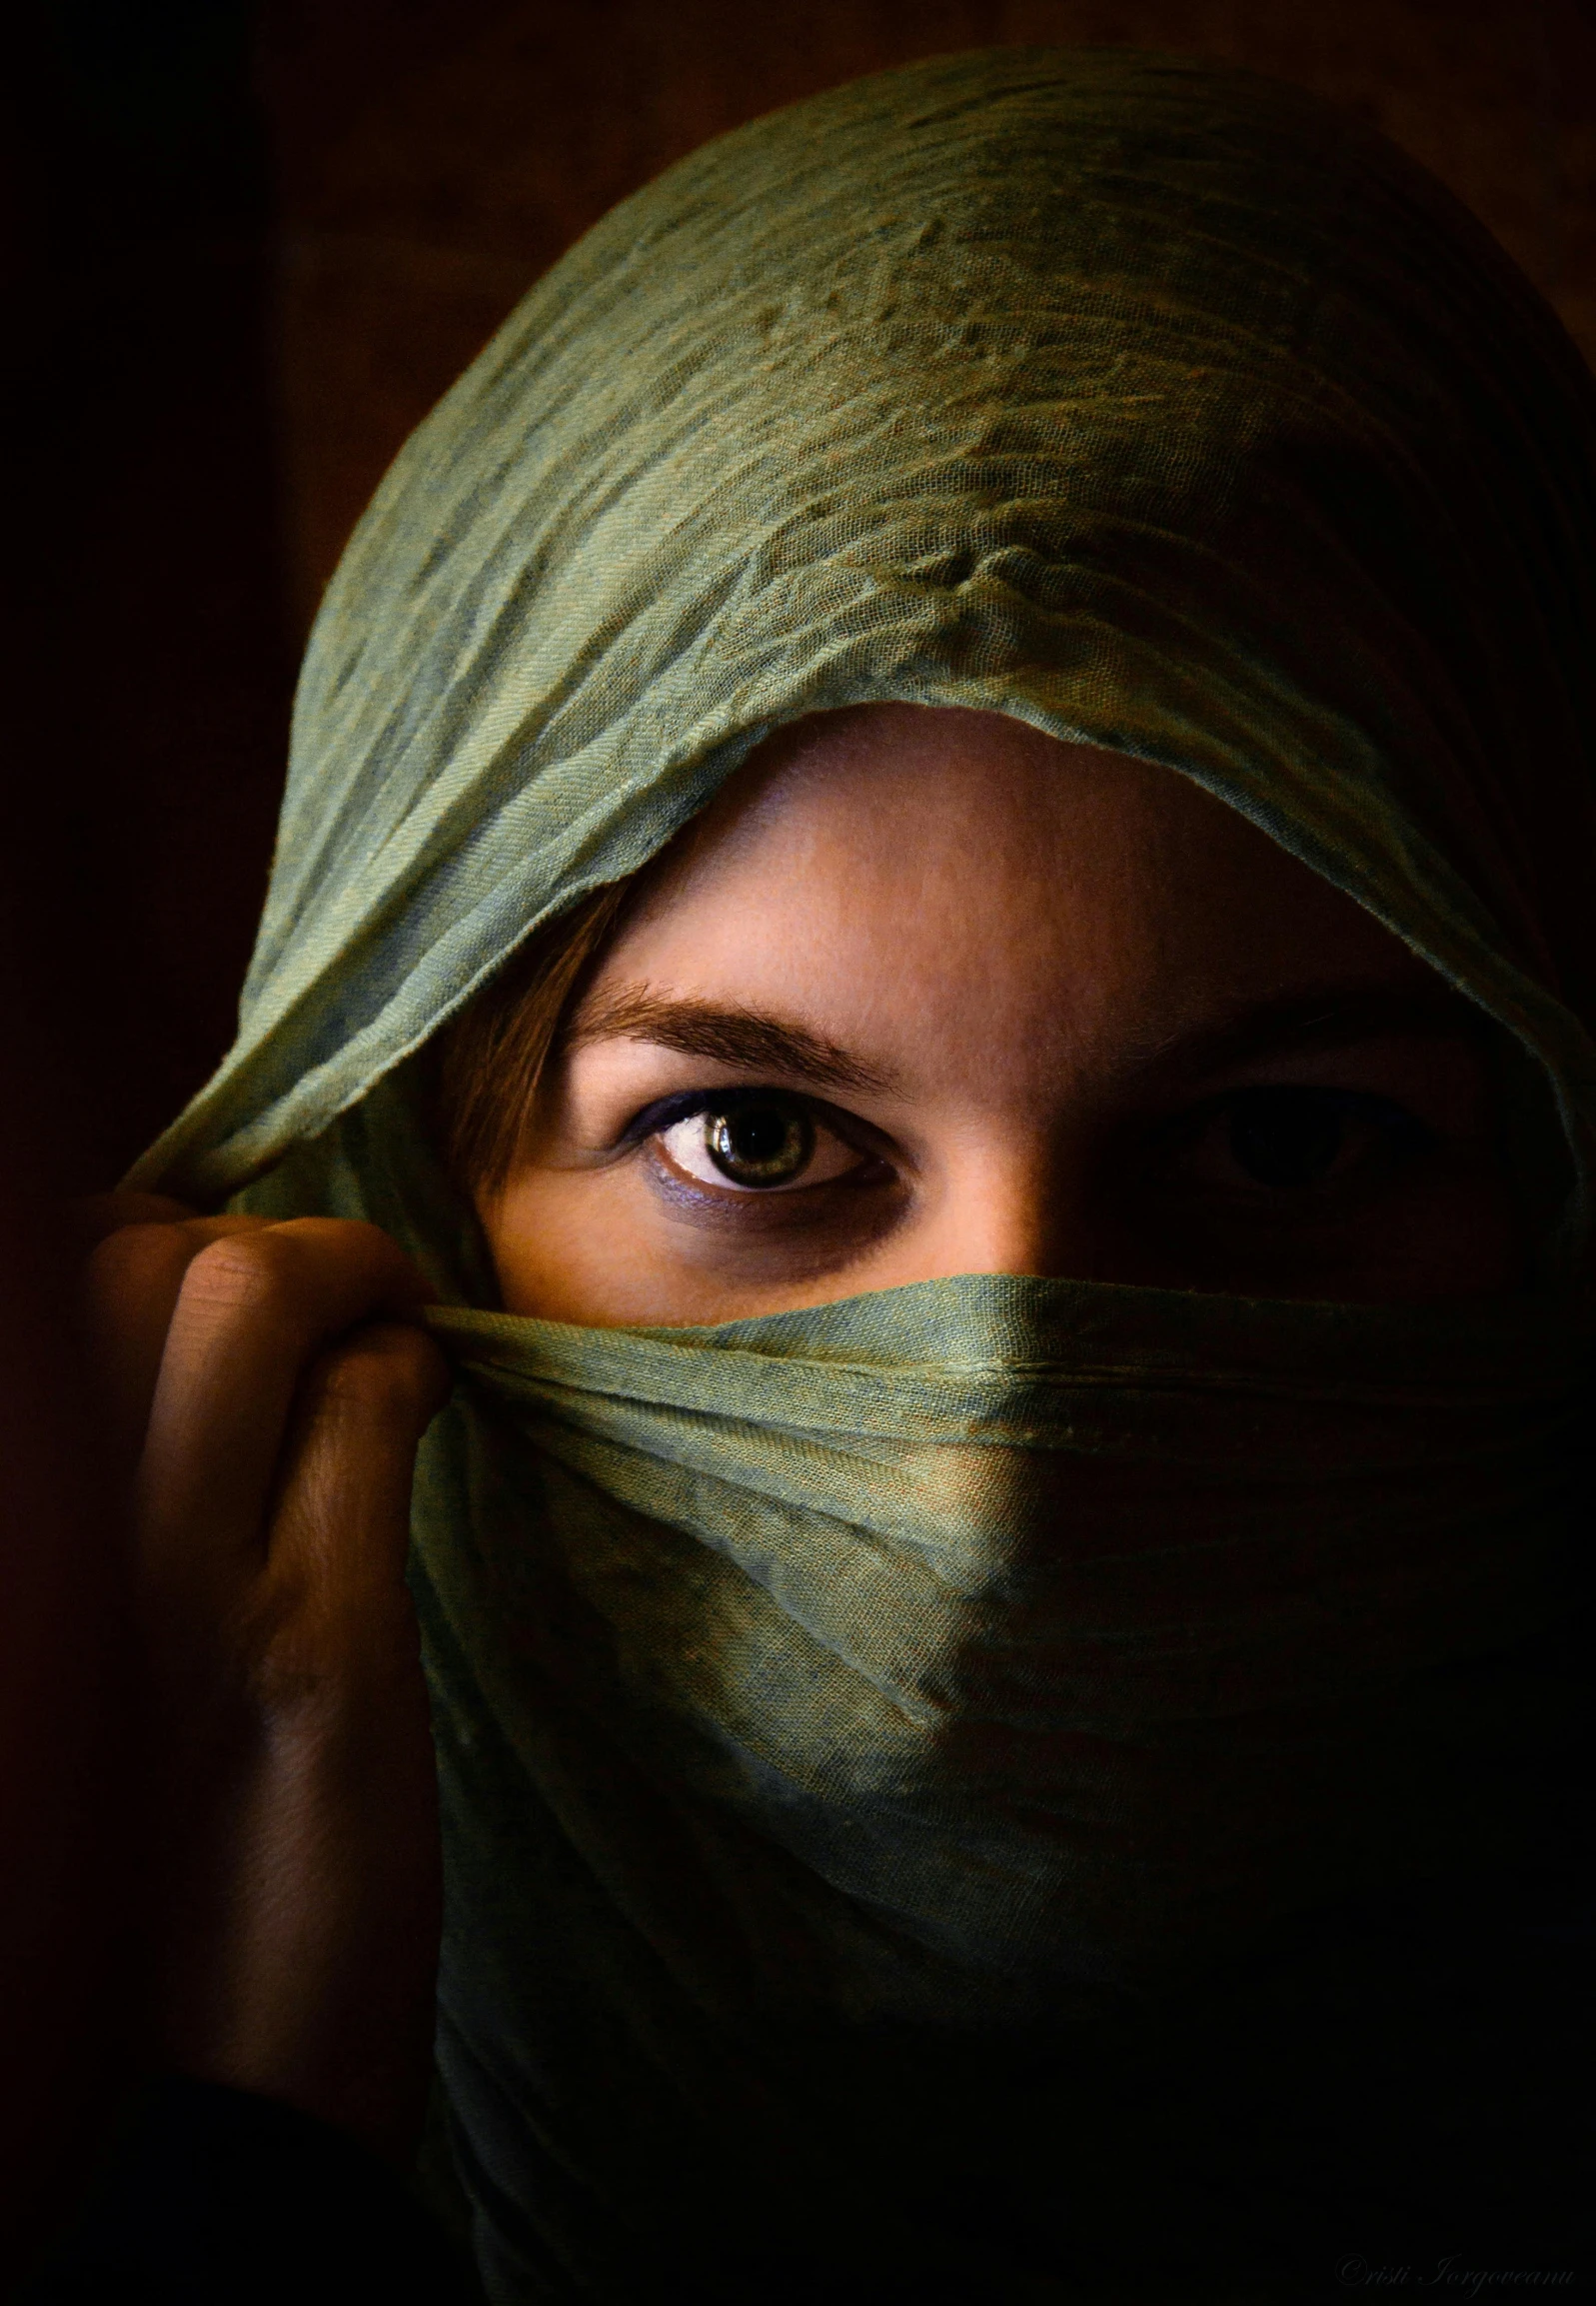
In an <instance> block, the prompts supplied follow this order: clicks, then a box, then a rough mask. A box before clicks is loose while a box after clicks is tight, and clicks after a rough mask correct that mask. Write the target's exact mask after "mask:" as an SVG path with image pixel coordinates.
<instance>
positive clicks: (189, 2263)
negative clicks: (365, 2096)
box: [21, 2076, 481, 2306]
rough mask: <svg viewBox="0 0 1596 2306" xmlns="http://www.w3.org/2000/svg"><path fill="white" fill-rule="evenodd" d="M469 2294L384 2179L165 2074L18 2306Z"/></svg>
mask: <svg viewBox="0 0 1596 2306" xmlns="http://www.w3.org/2000/svg"><path fill="white" fill-rule="evenodd" d="M480 2298H481V2292H480V2290H479V2289H478V2288H477V2286H476V2282H475V2278H474V2276H473V2275H472V2274H471V2272H470V2270H469V2269H468V2268H467V2266H466V2265H465V2264H464V2262H463V2260H462V2259H461V2257H460V2255H459V2254H458V2252H457V2251H456V2249H455V2247H454V2244H453V2243H452V2242H451V2240H450V2239H449V2237H448V2236H447V2235H446V2234H445V2232H444V2230H443V2228H442V2227H441V2226H440V2225H439V2224H438V2222H437V2221H436V2220H435V2219H434V2218H433V2217H432V2215H431V2214H430V2213H429V2212H428V2211H427V2209H426V2208H425V2207H424V2206H423V2204H422V2203H421V2201H420V2200H419V2199H418V2197H417V2195H416V2193H415V2192H414V2190H413V2189H412V2187H411V2186H410V2185H409V2184H407V2182H406V2181H405V2179H404V2178H403V2177H402V2176H401V2175H400V2174H399V2173H398V2172H397V2171H395V2170H393V2169H391V2168H389V2166H388V2165H387V2164H386V2163H384V2162H381V2161H379V2160H378V2159H377V2157H376V2156H375V2155H373V2154H370V2153H368V2152H367V2151H366V2150H365V2148H364V2147H362V2146H360V2145H358V2144H357V2143H356V2142H355V2140H354V2139H352V2138H349V2137H346V2136H345V2135H344V2134H343V2132H342V2131H339V2130H334V2129H329V2128H328V2127H327V2126H326V2124H324V2123H321V2122H316V2121H313V2120H312V2119H311V2118H310V2117H309V2115H306V2114H301V2113H297V2112H296V2111H295V2110H294V2109H293V2108H292V2107H291V2106H283V2105H279V2104H277V2103H276V2102H275V2101H274V2100H272V2099H270V2098H258V2097H252V2096H250V2095H248V2094H246V2093H245V2092H244V2091H242V2090H227V2089H222V2088H219V2087H217V2086H216V2085H214V2084H212V2083H207V2082H191V2081H186V2080H183V2079H181V2078H180V2077H177V2076H173V2077H171V2078H169V2079H163V2080H161V2081H158V2082H154V2083H152V2084H150V2085H149V2086H148V2087H147V2088H146V2089H144V2090H143V2091H141V2093H140V2095H139V2097H138V2098H137V2099H136V2101H135V2102H134V2104H133V2105H132V2106H131V2107H130V2109H129V2111H128V2114H127V2116H126V2118H125V2119H124V2121H123V2123H122V2125H121V2127H120V2129H119V2131H118V2134H117V2136H116V2139H115V2141H114V2142H113V2145H112V2147H111V2150H110V2152H109V2154H108V2155H107V2157H106V2160H105V2161H104V2163H103V2164H102V2166H101V2169H100V2172H99V2175H98V2177H97V2179H96V2180H95V2182H94V2184H93V2185H92V2187H91V2189H90V2192H89V2195H88V2198H87V2200H86V2202H85V2203H84V2206H83V2208H82V2211H81V2213H80V2215H79V2217H78V2219H77V2220H76V2222H75V2224H74V2226H73V2227H72V2230H71V2232H70V2233H69V2234H68V2235H67V2236H66V2238H65V2239H64V2240H63V2241H62V2242H60V2243H59V2244H57V2245H56V2247H55V2248H53V2249H52V2250H51V2252H50V2253H49V2255H48V2257H47V2259H46V2261H45V2263H44V2264H43V2265H42V2266H41V2267H40V2269H39V2271H38V2272H37V2273H36V2274H35V2276H34V2278H33V2280H32V2281H31V2282H30V2283H29V2284H28V2285H27V2287H26V2289H25V2290H24V2292H23V2298H22V2302H21V2306H78V2302H79V2301H82V2302H83V2306H89V2302H90V2301H93V2306H110V2302H112V2301H115V2302H116V2306H138V2302H141V2301H145V2300H148V2301H150V2302H151V2306H155V2302H157V2301H158V2302H159V2306H190V2301H193V2302H194V2306H200V2302H202V2301H203V2306H218V2302H219V2301H224V2300H225V2301H227V2306H252V2302H254V2301H256V2300H259V2301H262V2302H263V2306H264V2301H266V2300H272V2301H274V2302H276V2301H279V2300H292V2301H293V2302H294V2306H317V2302H318V2301H321V2300H324V2299H325V2300H327V2301H328V2302H329V2306H332V2301H334V2300H337V2301H338V2306H353V2302H354V2301H357V2300H360V2299H381V2300H382V2301H383V2306H396V2302H402V2301H408V2300H412V2299H414V2300H416V2301H418V2306H420V2302H421V2301H423V2300H425V2301H426V2306H472V2301H474V2300H480Z"/></svg>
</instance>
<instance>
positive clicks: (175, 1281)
mask: <svg viewBox="0 0 1596 2306" xmlns="http://www.w3.org/2000/svg"><path fill="white" fill-rule="evenodd" d="M155 1198H156V1196H155V1195H153V1194H147V1193H107V1194H104V1195H103V1196H102V1202H103V1203H106V1204H109V1203H111V1202H117V1203H119V1204H121V1205H122V1206H123V1208H124V1210H125V1209H126V1205H127V1204H128V1203H130V1202H144V1201H151V1200H154V1199H155ZM84 1205H86V1204H84ZM171 1206H172V1207H173V1208H178V1207H179V1206H180V1204H179V1203H177V1202H176V1201H174V1202H173V1203H172V1204H171ZM102 1213H103V1212H102ZM265 1221H266V1220H265V1219H264V1218H262V1217H189V1216H188V1213H187V1212H186V1211H184V1212H183V1217H182V1219H181V1220H180V1221H169V1220H167V1219H164V1218H151V1217H144V1216H133V1215H128V1214H124V1215H123V1216H122V1217H121V1219H120V1220H119V1222H118V1224H117V1226H116V1228H115V1229H110V1228H104V1229H103V1230H102V1237H101V1239H100V1245H99V1247H98V1248H97V1249H96V1250H95V1252H94V1254H93V1255H92V1256H91V1257H90V1259H89V1263H88V1269H87V1272H86V1274H85V1297H86V1312H87V1319H88V1326H89V1335H90V1341H91V1343H92V1345H93V1349H94V1358H95V1364H96V1367H97V1368H98V1370H99V1374H100V1379H101V1383H102V1385H103V1386H104V1387H105V1390H106V1395H107V1402H106V1405H107V1409H108V1411H109V1414H110V1417H111V1427H112V1430H111V1441H112V1447H113V1449H114V1451H115V1454H116V1458H117V1461H118V1463H119V1464H120V1465H121V1466H122V1467H123V1468H124V1469H125V1470H127V1471H129V1472H131V1470H132V1468H133V1466H134V1464H135V1463H136V1462H137V1460H138V1456H139V1451H140V1449H141V1448H142V1447H143V1444H144V1431H145V1427H146V1426H147V1425H148V1423H149V1421H150V1406H151V1403H152V1402H153V1401H154V1399H155V1380H156V1377H157V1375H158V1373H159V1371H160V1367H161V1355H162V1353H163V1352H164V1351H165V1350H166V1333H167V1330H168V1329H169V1328H170V1327H171V1325H172V1315H173V1312H174V1311H175V1310H176V1307H177V1300H178V1296H179V1293H180V1292H181V1290H182V1287H183V1279H184V1275H185V1274H186V1273H187V1271H188V1269H189V1266H190V1265H191V1264H192V1263H193V1261H194V1259H195V1258H196V1257H197V1256H198V1255H199V1253H200V1251H201V1250H202V1249H204V1248H206V1247H208V1246H209V1244H210V1243H211V1242H212V1241H215V1240H222V1239H225V1238H226V1236H227V1235H228V1234H230V1233H241V1232H252V1231H259V1230H260V1229H261V1228H262V1226H263V1225H264V1224H265Z"/></svg>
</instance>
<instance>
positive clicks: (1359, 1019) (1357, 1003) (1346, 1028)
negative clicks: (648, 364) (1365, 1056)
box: [1123, 985, 1492, 1074]
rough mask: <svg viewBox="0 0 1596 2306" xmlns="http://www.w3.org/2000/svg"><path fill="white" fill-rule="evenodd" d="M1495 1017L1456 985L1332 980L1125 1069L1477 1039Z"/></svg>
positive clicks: (1241, 1014)
mask: <svg viewBox="0 0 1596 2306" xmlns="http://www.w3.org/2000/svg"><path fill="white" fill-rule="evenodd" d="M1491 1023H1492V1021H1491V1019H1490V1018H1489V1017H1488V1016H1487V1015H1486V1014H1485V1012H1484V1011H1483V1010H1481V1009H1480V1008H1478V1007H1477V1006H1476V1004H1475V1003H1473V1002H1472V1001H1470V1000H1468V998H1467V997H1466V996H1465V995H1464V994H1461V993H1457V992H1454V991H1453V989H1452V988H1451V987H1450V986H1444V985H1436V986H1434V987H1433V988H1432V987H1420V986H1414V987H1395V986H1353V987H1347V986H1326V987H1324V988H1323V989H1322V990H1320V991H1318V992H1310V993H1304V994H1292V995H1290V996H1288V997H1287V998H1286V999H1284V1000H1281V1001H1271V1002H1262V1003H1255V1004H1249V1005H1248V1006H1247V1007H1246V1008H1245V1009H1242V1010H1239V1011H1236V1012H1233V1013H1232V1014H1231V1015H1230V1016H1228V1017H1221V1018H1219V1019H1217V1020H1216V1021H1215V1022H1214V1023H1213V1024H1212V1025H1209V1026H1205V1027H1202V1028H1199V1029H1198V1030H1197V1031H1196V1032H1194V1033H1191V1034H1182V1035H1177V1036H1171V1037H1170V1038H1169V1039H1168V1040H1166V1041H1163V1042H1159V1043H1157V1044H1155V1045H1153V1046H1152V1047H1149V1048H1147V1049H1146V1050H1144V1051H1142V1052H1140V1053H1138V1054H1137V1055H1136V1056H1135V1057H1133V1058H1131V1059H1129V1060H1128V1061H1127V1062H1126V1065H1125V1067H1124V1069H1123V1070H1125V1071H1126V1072H1130V1073H1145V1072H1150V1071H1152V1070H1153V1069H1155V1068H1160V1067H1165V1066H1170V1067H1172V1066H1176V1065H1178V1066H1179V1067H1181V1068H1182V1069H1183V1070H1187V1071H1190V1072H1193V1073H1198V1074H1211V1073H1219V1072H1222V1071H1223V1070H1225V1069H1226V1068H1227V1067H1230V1066H1236V1065H1245V1064H1247V1063H1248V1062H1249V1061H1251V1060H1252V1059H1255V1058H1260V1057H1274V1056H1279V1055H1281V1054H1283V1053H1284V1052H1286V1051H1288V1050H1296V1049H1346V1048H1350V1047H1351V1046H1352V1045H1353V1044H1355V1043H1357V1042H1363V1041H1378V1040H1389V1039H1397V1038H1402V1039H1424V1040H1432V1041H1438V1040H1458V1039H1467V1040H1478V1039H1479V1038H1480V1037H1481V1036H1482V1035H1483V1034H1485V1033H1487V1032H1488V1031H1489V1030H1490V1026H1491Z"/></svg>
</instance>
